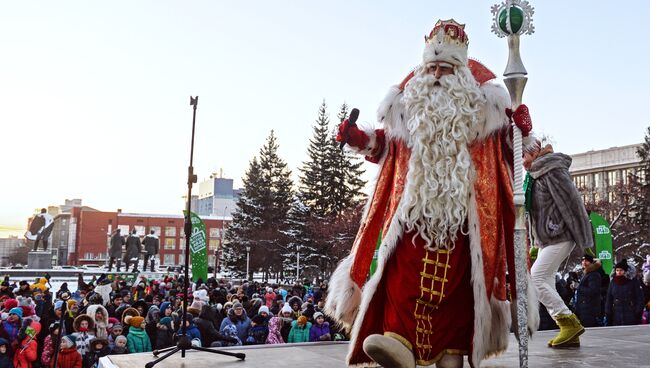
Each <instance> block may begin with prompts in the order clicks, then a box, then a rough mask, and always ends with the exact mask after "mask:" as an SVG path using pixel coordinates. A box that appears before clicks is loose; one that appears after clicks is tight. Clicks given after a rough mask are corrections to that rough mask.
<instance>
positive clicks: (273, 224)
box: [258, 131, 293, 273]
mask: <svg viewBox="0 0 650 368" xmlns="http://www.w3.org/2000/svg"><path fill="white" fill-rule="evenodd" d="M260 171H261V176H262V182H263V183H262V185H263V187H262V194H263V195H262V206H263V215H262V218H263V223H262V224H261V226H260V228H259V229H258V230H259V235H260V236H259V245H260V247H259V249H258V251H259V256H260V257H261V263H262V268H263V269H264V270H265V272H273V273H278V272H282V270H283V260H282V253H284V251H285V250H286V248H287V247H288V245H289V242H290V240H289V233H288V232H289V229H290V228H289V219H288V214H289V210H290V209H291V205H292V201H293V182H292V180H291V171H290V170H289V168H288V167H287V163H286V162H285V161H284V160H282V159H281V158H280V157H279V156H278V144H277V142H276V138H275V133H274V131H271V134H270V135H269V137H268V138H267V140H266V144H265V145H264V146H263V147H262V149H261V150H260Z"/></svg>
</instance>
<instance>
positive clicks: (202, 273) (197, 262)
mask: <svg viewBox="0 0 650 368" xmlns="http://www.w3.org/2000/svg"><path fill="white" fill-rule="evenodd" d="M183 214H187V211H183ZM190 221H192V234H191V235H190V256H191V260H192V281H194V282H196V280H198V279H203V281H206V280H207V279H208V247H207V244H206V241H205V238H206V236H205V223H204V222H203V220H201V218H200V217H199V216H198V215H197V214H196V213H194V212H190Z"/></svg>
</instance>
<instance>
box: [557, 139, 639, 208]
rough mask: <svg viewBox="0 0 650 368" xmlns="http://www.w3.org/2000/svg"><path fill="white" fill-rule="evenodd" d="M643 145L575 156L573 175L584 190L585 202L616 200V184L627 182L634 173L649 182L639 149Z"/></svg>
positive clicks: (574, 179) (579, 187)
mask: <svg viewBox="0 0 650 368" xmlns="http://www.w3.org/2000/svg"><path fill="white" fill-rule="evenodd" d="M640 146H641V144H631V145H628V146H622V147H612V148H608V149H604V150H598V151H588V152H584V153H577V154H574V155H571V158H572V159H573V163H572V164H571V168H570V169H569V173H570V174H571V178H572V179H573V182H574V183H575V185H576V187H578V189H581V190H582V193H583V198H584V200H585V202H598V201H603V200H609V201H610V202H611V201H612V199H613V198H612V196H613V192H612V190H611V189H612V187H613V186H615V185H616V184H617V183H621V182H622V183H627V180H628V178H629V175H630V174H634V175H638V176H639V177H640V179H641V180H642V181H645V177H644V171H643V170H640V168H641V167H642V162H641V159H640V158H639V156H638V155H637V153H636V151H637V149H638V148H639V147H640Z"/></svg>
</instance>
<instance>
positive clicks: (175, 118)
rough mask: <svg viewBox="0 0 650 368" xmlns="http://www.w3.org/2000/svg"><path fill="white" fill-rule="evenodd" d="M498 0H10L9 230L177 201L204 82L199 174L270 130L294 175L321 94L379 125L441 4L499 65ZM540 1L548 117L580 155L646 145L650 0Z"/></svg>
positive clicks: (2, 105)
mask: <svg viewBox="0 0 650 368" xmlns="http://www.w3.org/2000/svg"><path fill="white" fill-rule="evenodd" d="M494 2H495V1H476V0H464V1H447V2H442V1H435V2H434V1H409V2H397V1H377V0H375V1H371V0H366V1H321V2H313V1H309V2H308V1H300V2H299V1H228V2H226V1H191V2H188V1H161V0H156V1H117V0H114V1H108V2H97V1H57V2H52V1H29V2H27V1H4V2H2V3H0V127H1V132H2V134H1V137H2V143H1V144H0V163H1V165H2V166H1V167H2V179H1V180H0V228H2V227H3V226H17V227H24V226H25V222H26V219H27V217H29V216H30V214H31V213H32V212H33V210H34V209H35V208H40V207H45V206H47V205H57V204H62V203H63V201H64V200H65V199H66V198H82V199H83V202H84V204H85V205H88V206H92V207H95V208H97V209H100V210H105V211H114V210H116V209H117V208H122V209H123V210H124V211H125V212H142V213H165V214H178V213H179V211H180V210H181V207H182V199H181V197H182V196H183V195H184V194H185V193H186V191H187V187H186V178H187V172H186V170H187V165H188V161H189V141H190V129H191V109H190V106H189V96H190V95H198V96H200V98H199V109H198V114H197V130H196V134H197V139H196V149H195V161H194V166H195V171H196V173H197V174H198V175H199V181H200V180H203V179H205V178H206V177H207V176H209V175H210V173H211V172H213V171H218V170H219V169H220V168H223V170H224V173H225V176H226V177H230V178H234V179H235V183H236V185H241V177H242V175H243V173H244V172H245V170H246V168H247V167H248V162H249V160H250V159H251V158H252V157H253V156H254V155H256V154H257V152H258V150H259V148H260V147H261V146H262V145H263V144H264V141H265V139H266V137H267V136H268V134H269V132H270V130H271V129H275V131H276V135H277V138H278V142H279V144H280V155H281V156H282V157H283V158H284V159H285V160H286V161H287V162H288V164H289V166H290V168H291V169H292V170H293V171H294V173H295V172H297V170H298V167H300V165H301V163H302V162H303V161H304V160H305V159H306V150H307V145H308V139H309V138H310V137H311V134H312V124H313V122H314V119H315V118H316V115H317V111H318V107H319V104H320V103H321V101H322V100H323V99H325V100H326V101H327V103H328V105H329V111H330V113H331V118H332V119H335V114H336V111H337V110H338V108H339V106H340V104H341V103H342V102H344V101H346V102H347V103H348V104H349V105H350V106H351V107H357V108H359V109H360V110H361V116H360V121H361V122H365V123H368V124H372V123H374V122H375V111H376V109H377V106H378V103H379V102H380V101H381V99H382V98H383V96H384V95H385V93H386V92H387V91H388V88H389V86H391V85H392V84H396V83H399V82H400V81H401V80H402V78H403V77H404V76H405V75H406V74H407V73H408V72H409V70H410V69H411V68H412V67H414V66H415V65H416V64H417V63H419V62H420V60H421V54H422V49H423V42H424V41H423V40H424V35H425V34H428V33H429V31H430V30H431V28H432V27H433V25H434V24H435V22H436V20H437V19H439V18H443V19H447V18H455V19H456V20H457V21H459V22H461V23H466V24H467V27H466V31H467V33H468V35H469V38H470V46H469V54H470V56H471V57H474V58H476V59H478V60H481V61H482V62H483V63H485V64H486V65H487V66H488V67H489V68H491V69H492V70H493V71H494V72H495V73H496V74H497V75H499V76H500V75H501V74H502V73H503V69H504V67H505V63H506V59H507V44H506V41H505V40H504V39H500V38H497V37H496V36H495V35H494V34H492V33H491V32H490V25H491V22H492V15H491V13H490V7H491V5H492V4H493V3H494ZM531 3H532V5H533V6H535V10H536V12H535V15H534V25H535V28H536V32H535V34H533V35H532V36H523V37H522V40H521V46H522V59H523V61H524V64H525V65H526V68H527V69H528V72H529V81H528V85H527V87H526V91H525V94H524V102H525V103H526V104H528V106H529V107H530V109H531V115H532V117H533V124H534V127H535V130H536V131H538V132H542V133H544V134H547V135H550V136H552V138H553V140H554V141H555V142H556V149H557V150H559V151H563V152H566V153H578V152H583V151H587V150H591V149H604V148H608V147H613V146H621V145H627V144H632V143H637V142H640V141H641V140H642V139H643V134H644V132H645V128H646V127H647V126H648V125H650V117H649V116H648V113H647V111H645V110H644V109H645V108H646V106H647V105H648V103H650V92H648V91H649V88H648V86H650V73H649V72H648V65H649V62H648V57H649V54H650V52H649V51H650V46H648V45H649V44H650V43H649V42H647V38H648V36H649V35H650V32H649V26H648V24H649V22H648V20H647V15H648V14H649V13H650V6H649V5H648V4H649V3H648V2H647V1H640V0H639V1H628V2H625V5H624V6H621V5H618V6H617V4H616V3H615V2H611V1H607V2H605V1H572V2H571V1H559V0H552V1H550V0H545V1H539V0H537V1H536V0H532V1H531ZM370 167H371V166H370V164H368V168H370ZM369 171H372V170H369ZM197 192H198V186H197V187H195V191H194V193H197ZM1 235H2V234H0V236H1Z"/></svg>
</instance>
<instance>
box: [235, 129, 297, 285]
mask: <svg viewBox="0 0 650 368" xmlns="http://www.w3.org/2000/svg"><path fill="white" fill-rule="evenodd" d="M277 151H278V144H277V142H276V138H275V133H274V132H273V131H271V134H270V135H269V137H268V138H267V140H266V143H265V145H264V146H263V147H262V148H261V149H260V153H259V159H258V158H257V157H256V158H253V160H252V161H251V164H250V167H249V169H248V171H247V172H246V178H245V179H244V188H243V191H242V193H241V197H240V199H239V202H238V209H237V211H236V212H235V214H234V215H233V222H232V224H231V226H230V227H229V229H228V231H227V233H226V240H227V241H228V242H229V244H228V246H227V247H226V248H227V251H225V252H224V253H225V254H226V255H225V256H224V258H225V260H226V267H227V269H229V270H231V272H232V273H234V274H237V275H241V274H243V273H245V269H246V253H247V252H246V247H250V248H249V249H250V257H249V261H250V272H251V273H253V272H255V271H257V270H262V271H263V272H265V273H267V276H268V273H278V272H281V271H282V267H283V262H282V261H283V259H282V254H284V253H286V249H287V248H288V246H289V242H290V239H289V238H290V237H289V233H288V230H289V220H288V213H289V210H290V209H291V205H292V198H293V189H292V188H293V182H292V181H291V171H290V170H289V169H288V167H287V164H286V162H285V161H284V160H282V159H281V158H280V157H279V156H278V152H277ZM248 276H250V275H248Z"/></svg>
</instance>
